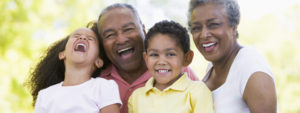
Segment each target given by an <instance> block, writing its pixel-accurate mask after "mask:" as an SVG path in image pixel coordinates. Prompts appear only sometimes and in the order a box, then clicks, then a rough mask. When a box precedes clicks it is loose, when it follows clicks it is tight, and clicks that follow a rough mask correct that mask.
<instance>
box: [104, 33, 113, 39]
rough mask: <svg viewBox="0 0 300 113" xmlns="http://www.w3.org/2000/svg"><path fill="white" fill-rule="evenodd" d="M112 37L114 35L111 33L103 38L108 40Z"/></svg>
mask: <svg viewBox="0 0 300 113" xmlns="http://www.w3.org/2000/svg"><path fill="white" fill-rule="evenodd" d="M113 36H115V34H114V33H111V34H107V35H106V36H105V37H104V38H105V39H108V38H111V37H113Z"/></svg>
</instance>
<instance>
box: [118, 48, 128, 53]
mask: <svg viewBox="0 0 300 113" xmlns="http://www.w3.org/2000/svg"><path fill="white" fill-rule="evenodd" d="M129 49H131V47H128V48H124V49H121V50H119V51H118V53H121V52H124V51H127V50H129Z"/></svg>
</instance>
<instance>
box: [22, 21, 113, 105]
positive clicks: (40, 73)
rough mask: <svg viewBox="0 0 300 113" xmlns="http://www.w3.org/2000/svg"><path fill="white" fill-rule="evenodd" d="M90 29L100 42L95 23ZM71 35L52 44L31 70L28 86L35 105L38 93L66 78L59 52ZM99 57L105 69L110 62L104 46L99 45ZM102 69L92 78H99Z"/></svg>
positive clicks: (96, 71) (91, 24)
mask: <svg viewBox="0 0 300 113" xmlns="http://www.w3.org/2000/svg"><path fill="white" fill-rule="evenodd" d="M87 27H88V28H90V29H91V30H93V31H94V32H95V34H96V35H97V38H98V41H99V38H100V37H99V34H98V28H97V24H96V23H95V22H90V23H89V24H88V25H87ZM69 37H70V35H68V36H67V37H65V38H63V39H61V40H59V41H57V42H55V43H54V44H52V45H51V46H50V47H49V48H48V49H47V50H46V51H45V53H44V55H43V56H42V57H41V60H40V61H39V62H38V63H37V65H36V66H35V67H34V68H33V69H32V70H30V74H29V78H28V80H27V85H28V87H29V89H30V92H31V95H32V97H33V105H35V102H36V99H37V96H38V93H39V91H40V90H42V89H45V88H47V87H49V86H51V85H54V84H57V83H60V82H62V81H63V80H64V78H65V65H64V61H63V60H60V59H59V57H58V55H59V52H62V51H64V50H65V46H66V44H67V42H68V39H69ZM99 51H100V52H99V57H100V58H101V59H102V60H103V62H104V65H103V67H102V68H105V67H106V66H107V64H108V63H109V61H108V60H107V57H106V55H105V52H104V49H103V46H102V44H100V43H99ZM100 72H101V69H96V70H94V72H93V74H92V77H98V76H99V75H100Z"/></svg>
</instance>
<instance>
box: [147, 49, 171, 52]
mask: <svg viewBox="0 0 300 113" xmlns="http://www.w3.org/2000/svg"><path fill="white" fill-rule="evenodd" d="M171 50H175V49H174V48H167V49H164V50H163V51H171ZM148 51H154V52H158V50H157V49H152V48H150V49H149V50H148Z"/></svg>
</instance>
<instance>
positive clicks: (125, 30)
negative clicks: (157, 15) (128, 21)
mask: <svg viewBox="0 0 300 113" xmlns="http://www.w3.org/2000/svg"><path fill="white" fill-rule="evenodd" d="M133 29H134V28H131V27H129V28H125V29H124V32H128V31H132V30H133Z"/></svg>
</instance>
